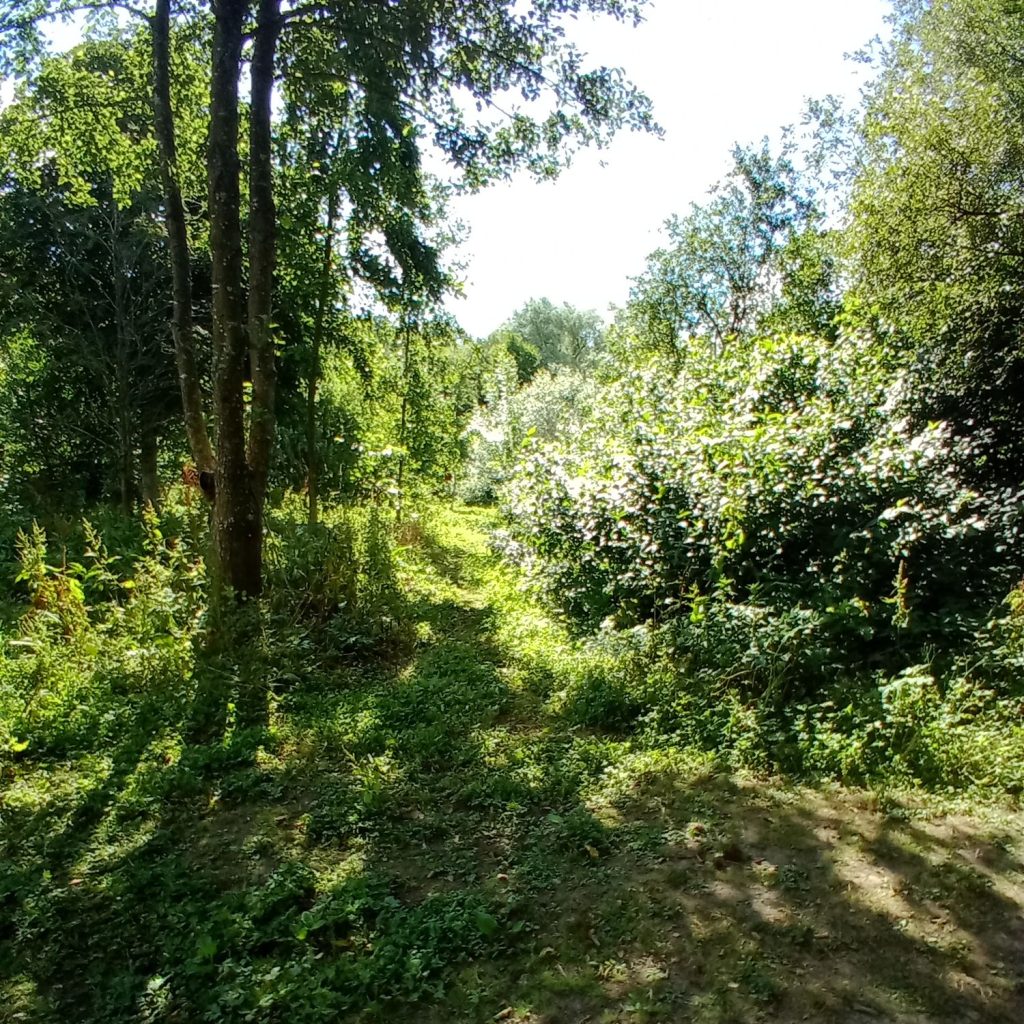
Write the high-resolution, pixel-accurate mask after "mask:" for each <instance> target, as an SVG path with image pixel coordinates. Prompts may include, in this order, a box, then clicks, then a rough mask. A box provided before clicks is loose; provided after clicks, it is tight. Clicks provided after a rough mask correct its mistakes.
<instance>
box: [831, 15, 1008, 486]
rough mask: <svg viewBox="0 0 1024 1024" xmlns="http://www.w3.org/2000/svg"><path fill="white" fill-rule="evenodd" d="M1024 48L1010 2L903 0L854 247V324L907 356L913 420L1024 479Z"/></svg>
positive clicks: (858, 178)
mask: <svg viewBox="0 0 1024 1024" xmlns="http://www.w3.org/2000/svg"><path fill="white" fill-rule="evenodd" d="M1021 45H1022V35H1021V28H1020V20H1019V12H1018V11H1017V10H1016V9H1015V6H1014V5H1013V4H1008V3H1004V2H1002V0H991V2H989V0H985V2H982V3H973V2H972V3H964V2H960V0H940V2H935V3H929V4H925V3H918V2H916V0H914V2H906V3H899V4H897V5H896V6H895V12H894V16H893V37H892V41H891V42H890V44H889V45H888V46H887V47H885V48H884V49H883V50H882V52H881V54H880V55H879V58H878V69H879V74H878V77H877V79H876V81H875V83H874V84H873V86H872V88H871V89H870V91H869V92H868V95H867V99H866V106H865V109H864V113H863V124H862V129H861V140H862V141H861V148H860V151H859V153H858V161H857V165H856V173H855V176H854V180H853V187H852V198H851V206H850V228H849V232H848V235H847V244H848V246H849V248H850V250H851V253H852V255H853V266H854V268H855V271H856V278H855V281H854V288H853V290H852V295H851V299H850V306H851V314H852V316H853V317H855V318H856V319H857V320H858V321H859V322H861V323H865V322H867V323H871V324H873V325H875V329H876V330H877V331H878V333H879V334H880V335H882V336H884V337H886V338H887V339H888V340H889V343H890V344H891V345H893V346H894V347H901V348H903V349H904V350H905V351H906V352H907V358H908V362H910V364H911V365H912V367H913V370H914V381H915V396H914V402H913V403H912V407H913V409H914V410H915V412H916V413H917V414H918V415H923V416H925V417H928V418H942V419H948V420H949V421H950V422H951V424H952V425H953V428H954V430H955V431H956V433H958V434H969V435H972V436H974V437H976V438H978V440H979V442H981V443H983V444H984V445H985V448H986V451H987V455H988V460H987V466H986V475H987V477H988V478H990V479H996V480H1001V481H1004V482H1016V481H1019V479H1020V475H1019V466H1020V457H1021V434H1020V423H1021V407H1020V396H1021V394H1024V389H1022V387H1021V367H1022V362H1021V354H1020V353H1021V349H1020V343H1019V339H1020V326H1021V322H1022V309H1024V303H1022V296H1021V290H1020V281H1021V252H1022V249H1021V236H1020V231H1021V224H1022V218H1021V207H1020V188H1019V184H1020V179H1021V173H1022V170H1024V150H1022V148H1021V144H1020V138H1021V133H1020V123H1021V109H1022V108H1021V99H1022V97H1021V86H1020V73H1019V70H1020V69H1019V58H1020V50H1021Z"/></svg>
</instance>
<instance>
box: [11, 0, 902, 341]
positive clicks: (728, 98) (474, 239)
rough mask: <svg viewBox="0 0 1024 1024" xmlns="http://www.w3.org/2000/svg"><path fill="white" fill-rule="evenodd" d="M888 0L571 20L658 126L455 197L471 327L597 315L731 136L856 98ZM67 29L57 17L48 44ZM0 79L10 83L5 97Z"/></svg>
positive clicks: (696, 0) (72, 34)
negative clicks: (533, 304)
mask: <svg viewBox="0 0 1024 1024" xmlns="http://www.w3.org/2000/svg"><path fill="white" fill-rule="evenodd" d="M888 10H889V3H888V0H770V2H769V0H653V3H652V5H651V6H650V8H649V10H648V12H647V20H646V21H645V22H644V23H643V24H641V25H640V26H639V27H638V28H636V29H633V28H631V27H629V26H628V25H622V24H618V23H617V22H615V21H614V20H613V19H610V18H601V19H594V18H591V17H589V16H587V17H585V18H584V17H581V18H580V19H579V20H578V21H577V22H575V23H570V25H569V35H570V37H571V38H572V39H573V40H574V41H575V42H577V44H578V45H579V46H580V47H581V49H583V50H584V51H585V52H586V53H587V54H588V55H589V58H590V62H591V63H593V64H594V65H597V64H606V65H610V66H615V67H622V68H623V69H624V70H625V71H626V73H627V75H628V77H629V78H631V79H632V80H633V81H634V82H635V83H636V84H637V85H638V86H640V87H641V88H642V89H643V90H644V91H645V92H646V93H647V94H648V95H649V96H650V97H651V99H652V100H653V101H654V113H655V117H656V119H657V120H658V122H659V123H660V124H661V126H662V127H663V128H664V129H665V137H664V138H662V139H658V138H655V137H653V136H648V135H635V134H622V135H620V136H618V137H617V138H616V139H615V141H614V142H613V143H612V145H611V146H609V147H608V148H606V149H604V150H601V151H585V152H583V153H580V154H579V155H578V156H577V157H576V159H575V161H574V163H573V166H571V167H570V168H569V169H568V170H566V171H564V172H563V173H562V175H561V177H560V178H559V179H558V180H557V181H555V182H546V183H542V184H541V183H537V182H534V181H531V180H530V179H529V178H528V177H525V176H523V177H520V178H517V179H516V180H515V181H513V182H511V183H508V184H502V185H497V186H494V187H491V188H489V189H487V190H486V191H483V192H480V193H478V194H476V195H472V196H463V197H460V198H459V199H457V200H456V201H455V202H454V204H453V210H452V213H453V215H454V216H455V218H457V219H458V220H460V221H463V222H464V223H465V224H466V225H467V226H468V227H469V229H470V237H469V240H468V242H467V243H466V244H465V245H464V246H463V247H462V249H461V250H460V251H459V253H458V256H457V258H458V259H459V261H460V262H462V263H463V264H465V271H464V277H465V288H464V295H463V296H462V297H460V298H453V299H451V300H449V302H448V308H449V309H450V310H451V312H452V313H453V314H454V315H455V316H456V317H458V319H459V321H460V322H461V323H462V325H463V327H465V328H466V330H468V331H469V332H470V334H473V335H476V336H483V335H486V334H488V333H490V332H491V331H492V330H494V329H495V328H496V327H498V326H500V324H501V323H502V322H503V321H504V320H505V319H506V318H507V317H508V316H509V315H510V314H511V313H512V312H513V311H514V310H515V309H516V308H518V307H519V306H521V305H522V304H523V303H524V302H526V300H528V299H531V298H541V297H547V298H549V299H551V300H552V301H553V302H556V303H560V302H570V303H572V304H573V305H574V306H578V307H580V308H582V309H596V310H597V311H598V312H599V313H601V314H602V315H605V316H607V314H608V308H609V306H610V305H613V304H615V305H619V304H622V303H623V302H624V301H625V299H626V298H627V296H628V293H629V278H630V277H631V276H634V275H636V274H639V273H640V272H641V271H642V270H643V266H644V261H645V258H646V256H647V254H648V253H649V252H651V251H652V250H653V249H655V248H657V247H658V245H659V244H660V230H661V225H662V223H663V222H664V220H665V219H666V218H667V217H668V216H670V215H671V214H673V213H683V212H685V211H686V209H687V208H688V206H689V204H690V203H691V202H693V201H697V202H700V201H702V200H703V199H704V197H705V196H706V193H707V189H708V188H709V187H710V186H711V185H712V184H713V183H714V182H715V181H716V180H717V179H719V178H720V177H721V176H722V175H723V174H724V173H725V172H726V171H727V170H728V167H729V163H730V158H729V152H730V150H731V149H732V146H733V144H734V143H735V142H740V143H743V144H748V143H756V142H757V141H759V140H760V139H761V138H762V137H763V136H765V135H768V136H769V137H771V138H773V139H777V137H778V131H779V128H780V127H781V126H782V125H786V124H798V123H799V120H800V115H801V112H802V111H803V108H804V104H805V101H806V99H807V98H809V97H821V96H824V95H826V94H828V93H834V94H836V95H841V96H845V97H847V98H849V99H851V100H852V99H855V98H856V95H857V91H858V89H859V86H860V84H861V82H862V81H863V78H864V66H863V65H859V64H855V63H853V62H851V61H849V60H846V59H844V54H846V53H850V52H853V51H855V50H857V49H859V48H860V47H862V46H864V45H865V44H866V43H867V42H868V41H869V40H870V39H871V38H872V37H873V36H875V35H877V34H880V33H883V32H884V29H885V26H884V21H883V19H884V17H885V15H886V13H887V12H888ZM77 35H78V31H77V26H71V25H67V26H55V27H54V30H53V32H52V40H53V43H54V46H55V48H57V49H62V48H66V47H67V46H70V45H73V44H74V42H75V41H76V39H77ZM9 95H10V92H9V85H8V84H7V83H4V84H3V85H2V86H0V102H2V101H3V100H6V99H8V98H9Z"/></svg>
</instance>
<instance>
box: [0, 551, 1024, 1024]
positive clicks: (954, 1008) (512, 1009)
mask: <svg viewBox="0 0 1024 1024" xmlns="http://www.w3.org/2000/svg"><path fill="white" fill-rule="evenodd" d="M423 556H424V558H425V559H426V560H427V563H428V567H430V568H432V571H434V572H435V573H436V574H437V576H438V580H439V586H438V587H437V588H435V590H432V591H430V593H431V594H432V595H433V596H430V597H419V598H417V599H416V600H413V601H412V602H410V603H409V604H408V605H407V607H406V609H405V610H404V612H403V613H402V614H403V615H404V616H405V617H407V618H408V619H409V620H410V621H411V622H413V623H414V624H415V625H416V627H417V628H416V635H417V637H418V638H419V639H418V642H417V644H416V646H415V648H413V649H411V650H410V651H409V652H408V656H407V657H405V658H404V659H402V660H401V661H398V662H397V663H396V662H394V661H393V660H392V661H390V662H389V661H380V662H377V663H374V664H372V665H370V666H367V665H363V666H362V667H355V666H352V665H346V664H344V663H340V662H335V661H333V660H332V659H329V658H328V659H323V663H324V664H327V665H329V666H330V667H329V668H327V669H323V670H317V671H315V672H312V671H310V670H309V668H308V665H309V661H308V659H307V660H305V661H304V660H301V659H300V658H299V657H298V654H297V653H296V649H295V645H294V644H293V643H292V642H291V641H285V640H283V639H281V640H275V639H274V638H271V639H270V640H269V641H268V646H267V647H266V649H264V650H260V651H249V652H245V657H241V656H239V657H237V658H232V657H230V656H228V655H227V654H224V655H222V656H218V657H217V658H216V659H211V660H210V661H208V662H201V663H200V665H199V666H198V667H197V671H200V672H202V673H204V674H203V675H202V676H201V682H202V685H201V686H199V687H198V691H199V697H198V698H197V699H196V700H195V701H194V702H193V703H192V704H191V705H190V706H188V707H183V708H181V709H179V711H178V712H177V713H176V717H175V715H171V716H169V718H168V716H167V715H165V719H164V725H163V726H161V727H159V728H157V727H155V726H153V725H152V724H151V723H150V720H149V718H147V717H146V716H144V715H141V713H140V715H139V716H138V717H137V718H126V721H125V732H124V736H123V739H122V740H121V741H120V742H119V743H117V744H116V745H115V749H114V750H113V751H110V752H107V753H109V754H110V757H109V765H110V766H112V767H110V770H109V771H107V773H106V774H105V775H104V774H103V772H100V773H99V775H98V776H96V777H94V778H92V779H91V781H89V780H88V779H87V778H86V777H87V772H88V765H89V758H88V757H80V758H77V760H76V758H75V757H69V767H68V768H64V767H63V766H61V765H55V764H51V765H42V764H40V765H35V766H30V765H26V766H25V769H24V771H25V773H26V774H28V773H29V772H31V771H32V770H34V771H35V772H36V779H37V788H36V790H35V791H34V792H35V795H36V804H35V806H32V807H28V806H27V805H25V806H23V807H22V808H21V809H19V810H17V811H16V813H12V814H11V815H6V812H5V822H4V824H5V830H4V836H3V839H2V843H3V849H2V854H0V855H2V856H3V857H4V858H5V859H6V863H7V867H5V868H4V869H3V871H4V876H3V886H4V888H3V890H2V893H0V895H2V899H3V902H2V904H0V905H2V907H3V913H4V918H5V920H6V923H5V924H4V926H3V930H2V932H0V962H3V963H4V964H5V965H8V966H6V967H5V969H4V970H5V973H6V978H5V979H4V980H3V981H2V982H0V991H2V993H3V995H4V1003H3V1006H2V1008H0V1019H9V1020H32V1021H81V1022H100V1021H103V1022H119V1021H125V1022H127V1021H139V1020H145V1021H167V1022H171V1021H201V1020H221V1021H239V1022H241V1021H260V1022H264V1021H265V1022H271V1024H273V1022H276V1021H288V1022H289V1024H297V1022H304V1021H322V1020H352V1021H371V1020H373V1021H382V1022H383V1021H397V1020H414V1019H415V1020H423V1021H435V1022H438V1024H440V1022H442V1021H444V1022H448V1021H467V1022H469V1021H474V1022H475V1021H479V1022H483V1021H490V1020H495V1019H500V1020H505V1021H519V1022H523V1024H525V1022H528V1021H529V1022H531V1024H541V1022H545V1024H561V1022H567V1024H576V1022H580V1021H590V1022H597V1021H605V1022H611V1021H623V1022H626V1021H628V1022H638V1021H666V1022H668V1021H694V1022H703V1024H712V1022H717V1024H725V1022H728V1021H735V1022H741V1021H742V1022H748V1021H756V1020H777V1021H798V1020H815V1021H837V1022H843V1024H845V1022H850V1024H853V1022H863V1021H871V1020H887V1021H901V1022H907V1024H910V1022H925V1021H950V1022H953V1021H957V1022H962V1021H971V1020H976V1021H990V1022H999V1021H1006V1022H1010V1021H1013V1022H1016V1021H1018V1020H1021V1019H1024V995H1022V989H1021V985H1022V983H1024V978H1022V977H1021V976H1020V970H1021V965H1020V962H1019V951H1020V949H1021V944H1022V942H1024V935H1022V931H1021V918H1020V911H1021V905H1022V901H1024V892H1022V882H1021V863H1020V855H1021V851H1020V848H1019V845H1018V843H1019V832H1017V831H1014V829H1015V828H1017V827H1018V826H1019V818H1017V817H1012V816H1011V817H1010V818H1007V822H1008V824H1006V825H1005V826H1002V825H1001V826H1000V827H999V828H996V829H995V830H994V831H993V830H992V828H991V827H990V826H985V825H982V824H981V823H979V822H978V821H977V820H975V819H972V818H967V817H964V818H959V819H954V818H948V817H941V816H938V817H935V816H933V817H929V816H928V815H925V814H922V815H919V816H917V817H915V816H914V814H913V813H911V812H912V809H911V810H910V811H907V810H906V809H901V808H898V807H887V808H880V807H878V806H876V805H874V804H872V803H871V800H870V798H869V797H868V796H867V795H866V794H860V793H855V792H841V791H837V792H835V793H831V794H826V793H819V792H813V791H805V790H795V789H793V788H784V787H780V788H777V789H773V788H771V787H770V786H767V785H765V786H760V787H758V786H752V785H741V784H740V783H738V782H737V781H735V780H733V779H732V778H729V777H727V776H721V775H717V774H715V773H714V772H713V771H711V770H710V769H708V767H707V762H706V761H703V762H702V761H701V760H700V758H699V757H698V756H696V755H693V756H691V755H686V754H683V753H681V752H678V751H641V750H637V749H635V748H634V747H633V746H631V745H630V743H629V742H628V741H626V740H623V739H622V738H615V737H613V736H608V735H598V734H595V733H592V732H588V731H587V730H585V729H582V728H579V729H568V728H566V727H565V724H564V721H562V720H560V719H557V718H554V717H552V716H551V715H550V713H549V712H548V711H547V710H546V706H545V704H544V702H543V700H541V699H539V698H538V697H537V696H536V695H535V694H532V693H531V692H530V691H529V689H528V688H524V687H523V686H521V685H513V684H512V683H510V679H512V678H513V676H514V674H513V673H511V672H510V671H509V668H510V664H509V662H510V658H511V657H513V655H512V654H511V653H510V652H508V651H505V650H502V648H501V646H500V644H499V642H498V640H497V627H498V625H499V623H498V621H497V620H496V618H495V612H494V610H493V608H492V607H491V606H490V605H489V604H487V603H486V602H485V601H484V600H481V599H480V597H479V595H477V594H475V593H474V592H472V591H471V590H470V589H468V588H471V586H472V583H473V572H472V571H471V567H469V568H467V566H466V565H465V563H464V561H462V560H460V558H459V557H458V554H457V552H451V551H448V550H447V549H444V548H442V547H438V549H437V550H436V551H435V550H433V549H432V548H431V547H429V546H425V547H424V549H423ZM282 679H286V680H287V683H286V685H278V683H279V681H280V680H282ZM249 684H253V685H252V686H251V687H249V689H246V687H247V686H249ZM250 693H257V694H258V695H259V696H258V697H257V698H256V705H257V706H256V707H255V708H254V709H253V710H252V713H250V712H249V711H245V710H244V700H239V695H240V694H243V695H244V694H250ZM240 704H242V705H243V711H242V712H240V711H239V705H240ZM261 709H264V710H261ZM75 779H78V780H79V784H75V783H74V780H75ZM83 779H85V780H86V781H89V784H88V785H87V784H85V782H82V780H83ZM904 811H906V813H905V814H904V813H903V812H904ZM901 814H902V815H903V816H902V817H901Z"/></svg>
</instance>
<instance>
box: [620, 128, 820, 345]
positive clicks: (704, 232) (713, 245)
mask: <svg viewBox="0 0 1024 1024" xmlns="http://www.w3.org/2000/svg"><path fill="white" fill-rule="evenodd" d="M791 153H792V146H791V145H787V146H786V147H785V148H784V150H783V152H782V153H781V154H780V155H779V156H774V155H773V154H772V153H771V151H770V149H769V146H768V141H767V139H765V140H764V141H763V142H762V143H761V147H760V149H754V148H753V147H750V148H746V149H745V148H743V147H741V146H736V147H735V149H734V150H733V154H732V155H733V168H732V170H731V172H730V174H729V175H728V176H727V177H726V178H725V179H724V180H722V181H720V182H719V183H718V184H716V185H715V186H714V187H713V188H712V189H711V197H712V198H711V200H710V202H708V203H707V204H705V205H703V206H701V205H698V204H696V203H694V204H692V205H691V208H690V212H689V213H688V214H687V215H686V216H683V217H679V216H674V217H671V218H670V219H669V220H668V221H666V224H665V228H666V231H667V234H668V239H669V245H668V246H667V247H665V248H662V249H658V250H656V251H655V252H653V253H652V254H651V255H650V256H649V257H648V261H647V268H646V270H645V272H644V273H643V274H642V275H641V276H640V277H638V278H636V279H635V281H634V285H633V288H632V290H631V292H630V301H629V304H628V305H627V306H626V308H625V310H623V311H622V314H621V315H620V317H619V321H618V323H617V325H616V326H617V332H618V333H619V334H620V335H625V337H626V339H628V343H632V344H633V345H636V346H638V347H639V348H641V349H646V350H648V351H652V350H653V351H659V352H661V353H662V354H668V355H673V354H676V353H680V354H681V353H683V352H684V351H685V349H686V348H687V346H688V343H689V339H690V338H691V337H701V338H704V339H706V341H707V342H708V343H709V344H710V345H712V347H714V348H715V349H716V350H721V349H722V347H723V346H724V345H725V344H726V343H727V342H728V341H729V339H731V338H733V337H734V336H749V335H750V334H752V333H753V332H755V331H757V330H765V329H769V328H771V329H779V330H788V331H792V332H797V333H809V334H824V335H829V334H830V333H831V321H832V320H833V319H834V317H835V314H836V312H837V303H836V295H835V271H834V267H833V262H834V261H833V259H832V256H831V253H830V247H829V245H828V237H827V235H825V234H823V233H822V232H821V230H820V221H821V214H820V213H819V212H818V210H817V208H816V207H815V204H814V201H813V198H812V197H811V195H810V194H809V191H808V188H807V185H806V184H805V183H804V182H803V181H801V180H800V177H799V175H798V174H797V172H796V170H795V169H794V166H793V164H792V162H791V159H790V156H791ZM620 344H622V342H621V341H620Z"/></svg>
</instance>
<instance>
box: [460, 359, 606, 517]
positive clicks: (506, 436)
mask: <svg viewBox="0 0 1024 1024" xmlns="http://www.w3.org/2000/svg"><path fill="white" fill-rule="evenodd" d="M593 400H594V386H593V382H592V381H591V379H590V378H589V377H587V376H586V375H585V374H582V373H580V372H579V371H576V370H572V369H568V368H563V369H556V370H555V371H554V372H552V371H548V370H540V371H539V372H538V373H537V374H536V375H535V376H534V377H533V378H532V380H531V381H530V382H529V384H528V385H527V386H525V387H523V388H519V389H516V388H515V387H514V379H513V378H512V377H511V375H510V374H509V373H507V372H506V374H504V375H498V374H496V375H495V378H494V382H493V385H492V387H491V389H490V391H489V393H488V394H487V395H486V396H485V403H484V404H483V405H481V406H480V408H479V409H478V410H477V411H476V413H475V415H474V416H473V418H472V420H470V422H469V424H468V426H467V428H466V436H467V439H468V451H467V454H466V460H465V465H464V469H463V475H462V480H461V485H460V489H459V490H460V493H461V495H462V497H463V498H464V499H465V500H467V501H472V502H478V503H488V502H493V501H494V500H495V499H496V497H497V495H498V492H499V490H500V488H501V486H502V484H504V482H505V481H506V479H507V478H508V477H509V475H510V474H511V473H512V472H513V471H514V470H515V467H516V466H517V464H518V461H519V457H520V453H521V450H522V447H523V444H524V443H525V442H527V441H529V442H531V443H532V442H535V441H550V440H554V439H555V438H557V437H559V436H560V435H562V434H563V433H565V432H567V431H572V430H575V429H580V428H581V427H582V426H583V424H584V423H585V422H586V420H587V418H588V416H589V415H590V414H591V411H592V402H593Z"/></svg>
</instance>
